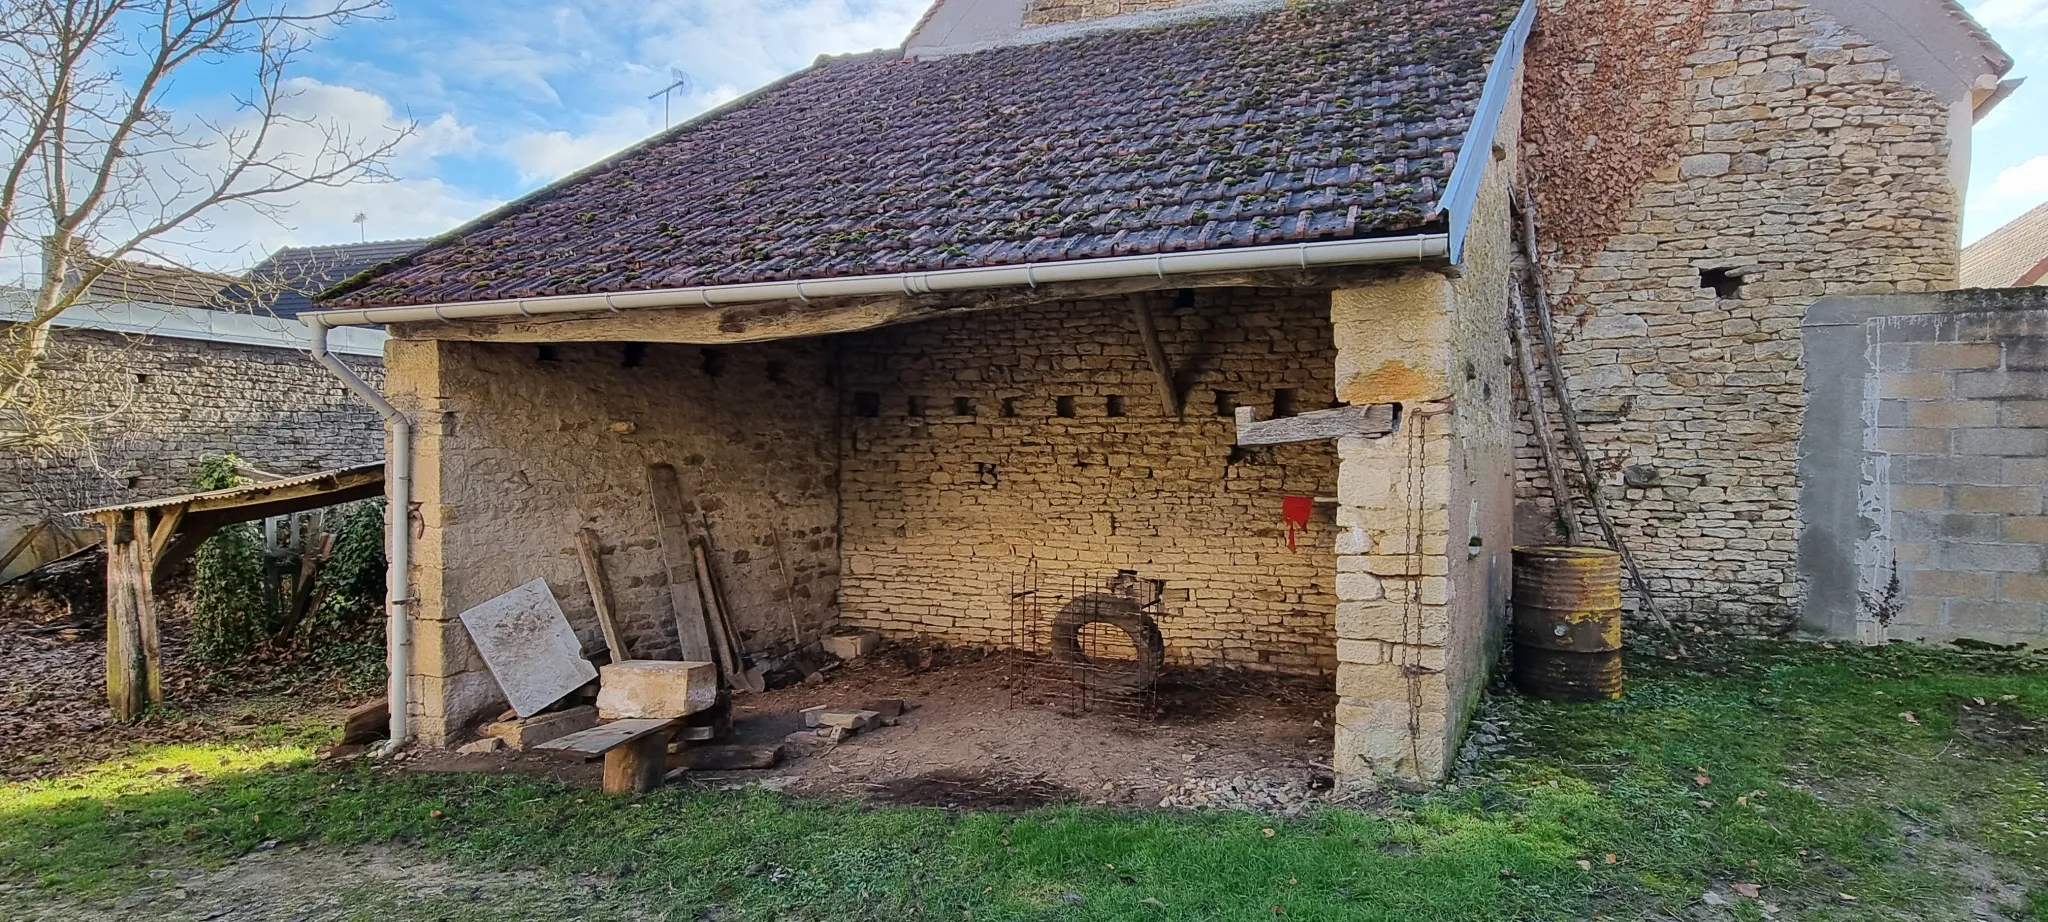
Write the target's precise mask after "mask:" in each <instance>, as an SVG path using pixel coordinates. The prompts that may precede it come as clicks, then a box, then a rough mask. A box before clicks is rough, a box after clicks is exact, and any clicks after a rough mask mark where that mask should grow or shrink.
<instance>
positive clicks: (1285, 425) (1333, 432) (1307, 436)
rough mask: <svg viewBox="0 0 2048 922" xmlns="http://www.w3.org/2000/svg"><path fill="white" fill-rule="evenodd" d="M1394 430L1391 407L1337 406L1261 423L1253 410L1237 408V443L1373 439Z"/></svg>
mask: <svg viewBox="0 0 2048 922" xmlns="http://www.w3.org/2000/svg"><path fill="white" fill-rule="evenodd" d="M1393 431H1394V406H1393V405H1392V404H1385V403H1375V404H1371V405H1368V406H1361V407H1337V408H1336V409H1332V410H1317V411H1315V412H1313V413H1303V414H1301V415H1300V416H1289V417H1286V418H1284V419H1274V420H1265V421H1261V420H1260V419H1259V411H1258V409H1257V408H1255V407H1238V408H1237V444H1239V445H1285V444H1288V443H1291V442H1315V441H1320V440H1322V439H1342V438H1377V437H1379V436H1383V435H1387V434H1388V433H1391V432H1393Z"/></svg>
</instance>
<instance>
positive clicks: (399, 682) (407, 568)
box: [299, 313, 412, 756]
mask: <svg viewBox="0 0 2048 922" xmlns="http://www.w3.org/2000/svg"><path fill="white" fill-rule="evenodd" d="M299 319H301V320H303V321H305V324H306V334H307V335H306V342H307V345H308V347H309V348H310V349H311V350H312V353H313V360H314V361H317V362H319V363H320V364H321V365H323V366H326V368H327V370H328V371H330V372H333V374H334V376H335V377H337V378H340V379H341V383H342V384H343V385H344V386H346V387H347V388H348V389H349V390H350V391H353V392H354V393H355V395H356V396H358V397H361V398H363V401H364V402H366V403H368V404H369V405H370V406H371V407H373V408H375V409H376V411H377V415H379V416H382V417H384V424H385V425H386V426H387V427H388V428H389V430H390V433H391V448H390V451H389V452H388V453H387V455H386V457H385V460H384V497H385V508H384V535H385V537H384V550H385V554H386V558H385V571H384V587H385V590H384V592H385V596H384V597H385V606H384V608H385V612H386V617H387V618H388V622H387V625H386V628H385V642H386V652H385V663H386V665H387V667H388V669H389V672H390V681H389V685H388V687H387V689H386V694H387V696H388V697H387V698H386V701H387V702H388V703H389V705H390V709H391V739H389V740H387V741H385V743H384V745H383V746H381V747H379V748H378V750H377V753H378V755H380V756H383V755H389V754H391V753H393V752H396V751H398V750H399V748H401V747H403V746H404V745H405V744H406V740H407V738H408V737H410V736H411V735H412V734H411V727H410V718H409V717H408V715H407V713H406V712H407V706H406V691H407V689H406V682H407V677H408V676H409V675H410V674H411V673H412V637H411V634H412V631H411V628H412V623H411V620H410V617H411V613H410V612H409V611H408V608H409V607H410V606H411V604H412V594H411V592H410V591H409V590H410V587H411V582H412V581H411V570H412V421H411V420H409V419H407V418H406V416H405V414H404V413H401V412H399V411H398V408H397V407H394V406H392V405H391V401H389V400H385V399H384V395H383V394H380V393H377V389H376V388H374V387H371V386H370V382H368V381H365V380H363V379H362V376H361V375H358V374H356V373H355V369H352V368H350V367H348V365H347V363H345V362H343V361H342V360H341V359H338V358H336V357H335V356H334V355H333V354H332V353H330V352H328V351H327V331H328V330H329V329H331V324H330V323H329V322H328V321H327V320H326V319H325V318H323V317H321V316H320V315H319V314H313V313H308V314H304V315H301V316H300V318H299Z"/></svg>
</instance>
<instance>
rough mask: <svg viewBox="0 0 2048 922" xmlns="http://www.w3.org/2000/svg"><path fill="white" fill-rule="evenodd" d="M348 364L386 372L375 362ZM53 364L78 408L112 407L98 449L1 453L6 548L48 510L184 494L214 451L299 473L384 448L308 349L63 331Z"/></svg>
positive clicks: (361, 411) (374, 424) (376, 430)
mask: <svg viewBox="0 0 2048 922" xmlns="http://www.w3.org/2000/svg"><path fill="white" fill-rule="evenodd" d="M344 361H347V362H348V363H349V364H350V366H351V367H354V368H355V369H356V370H357V371H358V372H359V373H361V374H362V375H363V377H364V378H366V379H368V380H369V381H371V382H372V383H375V382H378V381H380V380H381V379H382V377H383V372H382V366H383V363H382V362H380V361H378V360H377V359H374V358H357V357H352V356H350V357H344ZM50 372H51V375H52V378H51V380H53V381H60V382H63V384H64V386H65V387H66V388H67V390H68V393H69V394H70V395H75V401H76V404H75V405H76V406H78V407H79V408H80V410H81V411H83V412H92V413H110V414H112V415H111V416H110V417H109V418H108V419H107V420H105V421H104V422H102V423H99V424H98V425H97V426H96V427H95V429H94V436H93V439H92V442H91V444H90V445H87V446H63V447H59V448H56V449H52V450H48V451H44V452H41V453H0V550H4V548H5V547H6V546H11V545H12V543H13V536H14V535H15V534H17V533H18V532H19V530H20V529H22V528H25V527H27V526H28V525H30V524H32V523H34V522H36V521H39V520H41V519H43V518H44V517H46V516H49V515H52V514H57V513H63V512H71V511H76V510H78V509H84V508H90V507H92V506H99V505H110V504H114V503H121V502H128V501H131V500H136V499H147V498H153V497H159V496H171V495H175V494H178V493H184V492H188V491H190V490H191V489H192V480H193V476H194V474H195V473H196V471H197V468H198V465H199V462H200V460H201V459H203V458H205V457H206V456H208V455H215V454H223V453H229V452H232V453H234V454H237V455H240V456H241V457H242V458H243V459H245V460H247V461H248V462H249V463H250V464H252V465H255V466H256V467H258V468H261V469H264V470H267V471H271V472H273V473H279V474H287V475H296V474H305V473H310V472H313V471H318V470H325V469H330V468H335V467H342V466H346V465H350V464H359V463H362V462H366V461H375V460H377V459H378V458H380V457H382V456H383V452H384V446H383V431H384V430H383V425H382V424H381V423H380V422H379V421H378V419H377V415H376V413H374V412H372V411H371V410H370V408H369V407H368V406H367V405H366V404H364V403H363V402H362V400H361V399H359V398H357V397H356V396H354V395H353V394H351V393H349V392H348V391H347V390H346V389H345V388H343V387H342V385H341V382H339V381H337V380H336V379H335V378H334V376H333V375H331V374H329V373H328V372H327V370H326V369H324V368H321V367H320V366H318V365H316V364H314V362H313V360H312V359H311V358H310V357H309V356H307V354H306V353H305V352H302V351H296V350H291V349H278V348H269V347H263V346H245V345H236V344H232V343H215V342H202V341H197V340H189V339H170V338H131V337H128V336H124V335H122V334H118V333H108V332H101V331H97V330H80V329H61V330H58V331H56V333H55V334H54V336H53V344H52V347H51V353H50ZM73 399H74V398H73V397H72V396H67V397H66V398H65V400H66V402H67V403H70V402H72V401H73Z"/></svg>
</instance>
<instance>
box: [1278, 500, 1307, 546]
mask: <svg viewBox="0 0 2048 922" xmlns="http://www.w3.org/2000/svg"><path fill="white" fill-rule="evenodd" d="M1315 511H1316V501H1315V497H1312V496H1289V497H1285V498H1283V499H1281V500H1280V515H1281V517H1282V518H1284V519H1286V520H1287V549H1288V550H1290V551H1291V550H1294V535H1295V533H1296V532H1297V531H1299V530H1301V529H1303V528H1307V527H1308V521H1309V517H1310V516H1312V515H1314V514H1315Z"/></svg>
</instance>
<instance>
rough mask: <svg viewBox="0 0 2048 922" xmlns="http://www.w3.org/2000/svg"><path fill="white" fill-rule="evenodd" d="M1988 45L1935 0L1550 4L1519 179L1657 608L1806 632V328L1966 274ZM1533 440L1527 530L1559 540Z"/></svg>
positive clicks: (1534, 47) (1585, 410) (1996, 58)
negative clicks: (1874, 300) (1802, 623)
mask: <svg viewBox="0 0 2048 922" xmlns="http://www.w3.org/2000/svg"><path fill="white" fill-rule="evenodd" d="M2001 56H2002V55H2001V53H1999V52H1997V50H1996V47H1995V46H1992V45H1990V44H1989V43H1988V39H1984V38H1983V37H1982V35H1981V32H1977V31H1975V30H1974V28H1973V27H1972V26H1971V25H1970V24H1969V23H1968V22H1967V19H1966V18H1962V17H1961V16H1960V12H1959V8H1956V7H1954V6H1953V5H1952V4H1946V3H1941V2H1915V3H1901V4H1883V5H1877V6H1872V5H1867V4H1862V3H1857V2H1848V0H1810V2H1807V0H1740V2H1738V0H1659V2H1652V3H1631V4H1625V5H1620V6H1617V5H1616V4H1611V3H1599V2H1591V0H1544V3H1543V15H1542V17H1541V18H1539V20H1538V27H1537V29H1536V32H1535V34H1534V35H1533V37H1532V39H1531V42H1530V48H1529V60H1528V77H1527V89H1526V92H1525V99H1526V102H1527V105H1526V109H1525V111H1526V112H1527V115H1526V116H1525V119H1524V139H1525V142H1524V145H1523V155H1524V157H1525V163H1526V169H1525V171H1524V176H1525V178H1526V180H1527V182H1528V184H1529V186H1530V188H1531V189H1532V191H1533V193H1534V196H1535V199H1536V202H1537V205H1538V212H1539V214H1540V216H1541V217H1542V219H1543V230H1542V240H1543V256H1544V262H1545V269H1546V271H1547V274H1548V277H1549V279H1550V283H1551V285H1552V287H1553V289H1554V291H1555V292H1556V293H1557V295H1558V299H1559V302H1560V304H1559V308H1560V318H1559V334H1560V337H1561V339H1562V350H1563V359H1564V363H1565V366H1566V370H1567V371H1568V372H1569V375H1570V378H1571V381H1572V383H1573V385H1574V387H1575V389H1576V390H1575V395H1574V396H1575V400H1576V407H1577V409H1578V412H1579V414H1580V416H1581V418H1582V419H1583V420H1584V422H1585V431H1586V440H1587V442H1588V445H1589V448H1590V449H1591V451H1592V453H1593V454H1594V456H1595V459H1596V464H1597V466H1598V468H1599V470H1600V472H1601V476H1602V481H1603V482H1602V484H1601V487H1602V490H1603V491H1604V493H1605V495H1606V496H1607V497H1608V501H1609V504H1610V508H1611V510H1612V512H1613V514H1614V517H1615V519H1616V522H1617V524H1618V526H1619V528H1620V530H1621V532H1622V534H1623V535H1624V537H1625V539H1626V540H1627V541H1628V542H1629V543H1630V544H1631V545H1633V547H1634V548H1635V549H1636V550H1637V552H1638V553H1639V554H1640V555H1641V557H1642V561H1643V566H1644V568H1645V571H1646V573H1647V575H1648V576H1649V579H1650V582H1651V584H1652V586H1653V587H1654V588H1655V590H1656V591H1657V592H1658V594H1659V596H1660V600H1661V602H1662V607H1663V609H1664V611H1665V613H1666V614H1667V615H1669V616H1671V617H1673V618H1675V619H1677V620H1680V621H1684V622H1691V623H1695V624H1700V625H1702V626H1706V627H1710V628H1716V629H1727V630H1733V631H1738V632H1743V633H1754V634H1777V633H1782V632H1785V631H1788V630H1791V629H1793V628H1794V627H1795V626H1796V625H1797V624H1798V621H1799V614H1800V611H1801V605H1802V601H1803V600H1804V599H1805V592H1806V589H1805V586H1804V585H1803V583H1802V581H1801V578H1800V571H1799V567H1798V557H1799V534H1800V530H1801V527H1802V525H1803V522H1802V518H1801V516H1802V513H1801V509H1800V502H1799V476H1798V439H1799V434H1800V428H1801V423H1802V419H1803V411H1804V409H1805V407H1804V402H1803V401H1804V397H1803V392H1802V383H1803V381H1804V380H1805V378H1806V376H1808V375H1812V374H1828V373H1831V370H1829V369H1823V368H1813V367H1810V366H1808V365H1807V364H1806V363H1805V362H1804V361H1803V357H1802V354H1801V350H1800V338H1799V335H1798V330H1799V325H1800V322H1801V318H1802V317H1803V315H1804V313H1805V311H1806V309H1807V307H1808V306H1809V305H1811V304H1812V303H1813V302H1814V301H1815V300H1816V299H1819V298H1822V297H1825V296H1829V295H1841V294H1852V293H1873V292H1879V293H1881V292H1921V291H1932V290H1939V289H1945V288H1952V287H1954V286H1955V282H1956V272H1957V263H1958V253H1959V250H1958V243H1959V241H1958V236H1959V233H1960V215H1961V191H1960V190H1961V189H1962V187H1963V178H1964V175H1965V171H1966V169H1967V163H1968V134H1969V127H1970V123H1971V122H1972V120H1973V117H1972V109H1971V106H1972V103H1973V101H1975V100H1977V99H1980V98H1982V95H1983V90H1984V88H1985V85H1986V84H1985V83H1984V81H1983V78H1984V77H1986V76H1993V75H1996V74H1999V73H2002V68H2003V67H2005V66H2009V63H2010V62H2009V60H2005V61H2001V60H2000V57H2001ZM1992 82H1994V83H1995V79H1994V80H1993V81H1992ZM1553 418H1555V415H1554V414H1553ZM1525 425H1526V424H1525ZM1531 445H1532V442H1531V441H1529V440H1525V442H1524V447H1523V448H1522V450H1521V453H1520V464H1521V467H1522V471H1523V475H1522V477H1521V478H1520V484H1519V486H1518V494H1519V495H1520V497H1521V499H1522V501H1523V504H1524V509H1523V515H1522V517H1521V527H1520V532H1521V540H1523V541H1538V540H1555V537H1556V535H1557V534H1558V530H1557V528H1556V526H1555V522H1554V511H1553V509H1552V507H1551V504H1550V503H1549V500H1548V497H1547V492H1548V491H1547V489H1546V488H1545V487H1544V481H1543V479H1542V478H1541V476H1540V475H1539V473H1538V471H1539V467H1538V464H1539V461H1538V456H1537V455H1536V453H1535V451H1534V449H1533V448H1532V447H1530V446H1531ZM1581 515H1582V516H1585V515H1586V513H1585V512H1584V510H1583V509H1582V510H1581ZM1586 519H1587V520H1586V521H1585V523H1584V526H1585V527H1586V528H1587V530H1588V531H1589V532H1590V533H1597V532H1593V531H1592V522H1591V520H1590V516H1587V517H1586Z"/></svg>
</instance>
